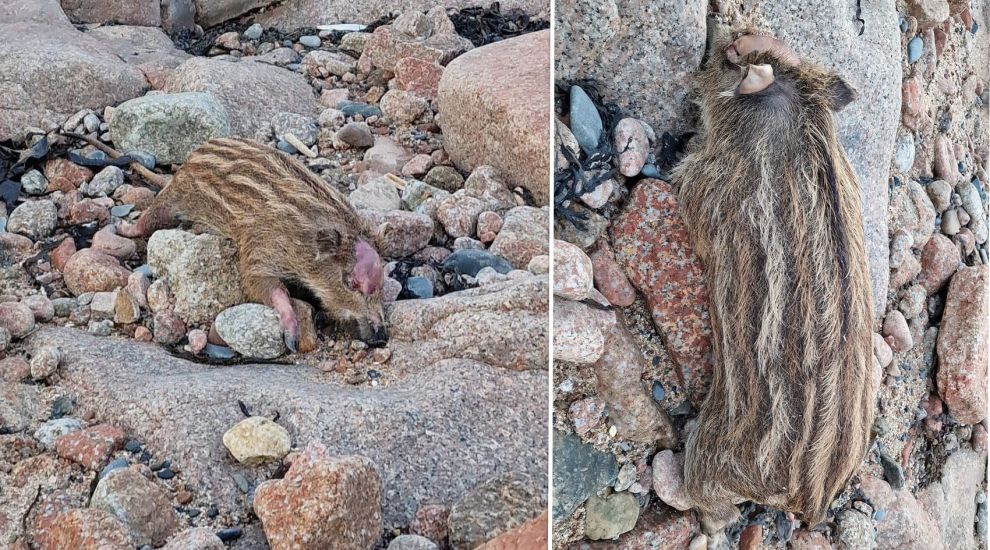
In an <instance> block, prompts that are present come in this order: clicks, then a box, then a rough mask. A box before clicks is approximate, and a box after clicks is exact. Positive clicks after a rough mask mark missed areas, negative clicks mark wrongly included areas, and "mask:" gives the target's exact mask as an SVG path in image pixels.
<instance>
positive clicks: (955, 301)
mask: <svg viewBox="0 0 990 550" xmlns="http://www.w3.org/2000/svg"><path fill="white" fill-rule="evenodd" d="M988 280H990V268H988V267H987V266H986V265H980V266H972V267H964V268H962V269H960V270H959V272H958V273H956V275H955V276H954V277H952V282H951V283H950V284H949V292H948V295H947V297H946V302H945V313H944V314H943V316H942V324H941V326H940V327H939V332H938V343H937V350H938V364H939V368H938V373H937V376H936V380H937V382H938V389H939V394H940V395H941V396H942V399H943V400H944V401H945V403H946V404H947V405H948V406H949V411H950V412H951V413H952V416H953V417H954V418H955V419H956V420H957V421H959V422H961V423H963V424H976V423H979V422H981V421H982V420H983V419H984V418H986V410H987V357H988V350H987V346H988V345H990V344H988V340H990V339H988V334H987V327H986V319H987V315H988V313H990V312H988V309H990V303H988V302H990V299H988V297H987V284H988Z"/></svg>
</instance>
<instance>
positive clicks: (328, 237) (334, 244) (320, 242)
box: [316, 228, 340, 255]
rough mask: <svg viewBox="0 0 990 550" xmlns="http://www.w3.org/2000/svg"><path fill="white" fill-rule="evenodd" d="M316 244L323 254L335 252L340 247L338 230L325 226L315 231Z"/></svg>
mask: <svg viewBox="0 0 990 550" xmlns="http://www.w3.org/2000/svg"><path fill="white" fill-rule="evenodd" d="M316 244H317V246H318V247H319V249H320V252H321V253H323V254H331V255H332V254H336V253H337V251H338V250H339V249H340V232H339V231H337V230H336V229H331V228H326V229H320V230H318V231H317V232H316Z"/></svg>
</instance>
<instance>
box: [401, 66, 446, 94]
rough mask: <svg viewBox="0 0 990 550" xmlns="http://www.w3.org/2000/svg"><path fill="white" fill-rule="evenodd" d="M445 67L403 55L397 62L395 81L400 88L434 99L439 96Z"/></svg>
mask: <svg viewBox="0 0 990 550" xmlns="http://www.w3.org/2000/svg"><path fill="white" fill-rule="evenodd" d="M441 76H443V67H441V66H440V65H437V64H436V63H430V62H429V61H423V60H422V59H417V58H415V57H403V58H402V59H400V60H398V61H396V63H395V81H396V83H397V84H398V85H399V88H400V89H403V90H406V91H409V92H414V93H415V94H416V95H418V96H420V97H425V98H426V99H429V100H433V99H436V97H437V88H438V87H439V86H440V77H441Z"/></svg>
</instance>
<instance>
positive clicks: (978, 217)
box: [956, 181, 988, 244]
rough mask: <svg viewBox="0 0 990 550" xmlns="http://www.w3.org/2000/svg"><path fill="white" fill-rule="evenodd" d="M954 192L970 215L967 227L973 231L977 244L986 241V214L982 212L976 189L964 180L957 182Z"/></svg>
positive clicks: (981, 202) (981, 203) (980, 200)
mask: <svg viewBox="0 0 990 550" xmlns="http://www.w3.org/2000/svg"><path fill="white" fill-rule="evenodd" d="M956 193H958V194H959V198H960V199H961V200H962V206H963V208H964V209H965V210H966V213H967V214H969V216H970V222H969V228H970V229H971V230H972V231H973V236H974V237H975V238H976V242H977V244H983V243H985V242H987V232H988V228H987V221H986V215H985V214H984V213H983V201H982V199H980V195H979V193H978V192H977V191H976V186H974V185H973V184H971V183H969V182H966V181H962V182H959V184H958V185H956Z"/></svg>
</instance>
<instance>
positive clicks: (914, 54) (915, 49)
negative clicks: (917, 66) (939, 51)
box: [907, 36, 925, 64]
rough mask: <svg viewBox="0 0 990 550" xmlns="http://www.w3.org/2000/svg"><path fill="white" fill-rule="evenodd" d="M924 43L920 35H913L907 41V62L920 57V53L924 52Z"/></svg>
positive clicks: (912, 62)
mask: <svg viewBox="0 0 990 550" xmlns="http://www.w3.org/2000/svg"><path fill="white" fill-rule="evenodd" d="M924 49H925V43H924V42H922V40H921V37H920V36H915V37H914V38H912V39H911V41H910V42H908V45H907V61H908V63H911V64H914V62H916V61H918V60H919V59H921V54H922V53H923V52H924Z"/></svg>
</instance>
